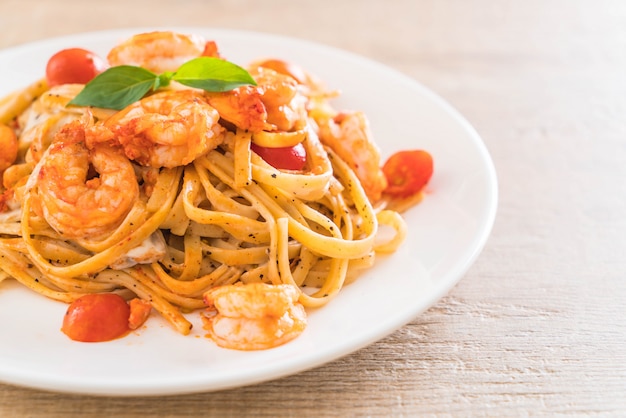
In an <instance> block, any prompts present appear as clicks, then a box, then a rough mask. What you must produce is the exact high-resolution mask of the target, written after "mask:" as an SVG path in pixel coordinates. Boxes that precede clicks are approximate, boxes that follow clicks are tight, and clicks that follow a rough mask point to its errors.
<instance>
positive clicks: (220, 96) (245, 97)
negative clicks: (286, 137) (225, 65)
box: [205, 67, 306, 132]
mask: <svg viewBox="0 0 626 418" xmlns="http://www.w3.org/2000/svg"><path fill="white" fill-rule="evenodd" d="M250 75H251V76H252V77H253V78H254V80H255V81H256V82H257V85H256V86H242V87H238V88H236V89H234V90H230V91H227V92H222V93H209V92H207V93H205V94H206V97H207V100H208V102H209V104H211V106H213V107H215V108H216V109H217V111H218V112H219V113H220V116H221V117H222V118H224V119H225V120H227V121H228V122H230V123H232V124H234V125H235V126H237V127H238V128H240V129H244V130H249V131H251V132H260V131H263V130H265V131H285V132H289V131H292V130H296V129H300V128H302V126H303V125H304V124H305V122H306V109H305V104H306V98H305V97H304V96H303V95H302V94H300V93H299V90H298V82H297V81H296V80H295V79H294V78H292V77H290V76H288V75H285V74H280V73H278V72H276V71H274V70H272V69H269V68H263V67H256V68H254V69H252V70H250Z"/></svg>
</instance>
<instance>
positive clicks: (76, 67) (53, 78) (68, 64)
mask: <svg viewBox="0 0 626 418" xmlns="http://www.w3.org/2000/svg"><path fill="white" fill-rule="evenodd" d="M107 68H108V64H107V63H106V62H105V61H104V60H103V59H102V58H100V57H99V56H98V55H96V54H94V53H93V52H91V51H88V50H86V49H82V48H69V49H63V50H61V51H59V52H57V53H56V54H54V55H53V56H52V57H50V59H49V60H48V65H47V66H46V80H47V81H48V85H49V86H50V87H52V86H56V85H59V84H68V83H80V84H86V83H88V82H90V81H91V80H92V79H93V78H94V77H95V76H97V75H98V74H100V73H101V72H103V71H104V70H106V69H107Z"/></svg>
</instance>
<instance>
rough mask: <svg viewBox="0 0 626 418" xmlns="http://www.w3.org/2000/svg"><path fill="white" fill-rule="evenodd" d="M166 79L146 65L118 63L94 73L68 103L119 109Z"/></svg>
mask: <svg viewBox="0 0 626 418" xmlns="http://www.w3.org/2000/svg"><path fill="white" fill-rule="evenodd" d="M168 82H169V80H161V78H160V77H159V76H158V75H156V74H154V73H153V72H152V71H148V70H146V69H145V68H141V67H135V66H132V65H120V66H117V67H111V68H109V69H107V70H106V71H104V72H103V73H101V74H99V75H97V76H96V77H95V78H94V79H93V80H91V81H90V82H89V83H87V85H85V87H84V88H83V89H82V90H81V92H80V93H79V94H78V95H77V96H76V97H74V98H73V99H72V100H71V101H70V102H69V104H70V105H76V106H95V107H103V108H107V109H115V110H122V109H123V108H125V107H126V106H128V105H129V104H131V103H134V102H136V101H137V100H139V99H141V98H142V97H143V96H144V95H145V94H146V93H148V92H149V91H150V90H156V89H158V88H159V87H160V86H161V85H163V84H167V83H168Z"/></svg>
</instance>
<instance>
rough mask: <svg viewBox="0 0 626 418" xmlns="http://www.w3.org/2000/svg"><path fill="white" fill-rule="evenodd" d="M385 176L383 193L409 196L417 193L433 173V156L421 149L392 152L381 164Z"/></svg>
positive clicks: (402, 196)
mask: <svg viewBox="0 0 626 418" xmlns="http://www.w3.org/2000/svg"><path fill="white" fill-rule="evenodd" d="M383 173H385V177H387V182H388V185H387V188H386V189H385V193H387V194H389V195H391V196H394V197H400V198H404V197H409V196H412V195H414V194H416V193H418V192H419V191H420V190H422V188H423V187H424V186H425V185H426V183H428V181H429V180H430V178H431V176H432V175H433V158H432V156H431V155H430V154H429V153H428V152H427V151H423V150H406V151H399V152H397V153H395V154H393V155H392V156H391V157H389V159H388V160H387V161H386V162H385V164H384V165H383Z"/></svg>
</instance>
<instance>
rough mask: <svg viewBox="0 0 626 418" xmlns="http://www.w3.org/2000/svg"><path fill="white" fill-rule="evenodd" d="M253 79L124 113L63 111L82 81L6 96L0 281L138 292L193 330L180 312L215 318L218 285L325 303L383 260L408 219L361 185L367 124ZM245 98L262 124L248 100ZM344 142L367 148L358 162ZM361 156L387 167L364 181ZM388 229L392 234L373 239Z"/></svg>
mask: <svg viewBox="0 0 626 418" xmlns="http://www.w3.org/2000/svg"><path fill="white" fill-rule="evenodd" d="M268 62H270V61H268ZM271 62H272V64H273V66H274V67H275V64H276V62H277V61H276V60H272V61H271ZM250 73H251V74H252V75H253V76H254V77H255V79H257V81H258V82H259V84H258V85H257V86H256V87H250V86H247V87H245V88H240V89H235V90H233V91H232V92H226V93H206V92H199V91H198V90H196V89H191V88H186V87H183V86H180V85H172V86H170V87H168V88H165V89H161V90H159V91H157V92H155V93H154V94H151V95H149V96H147V97H146V98H144V99H142V100H141V101H139V102H136V103H134V104H132V105H130V106H129V107H128V108H126V109H124V110H122V111H119V112H117V111H111V110H107V109H99V108H89V107H80V106H67V104H68V102H69V101H70V100H71V99H72V98H73V97H75V96H76V94H77V93H78V92H79V91H80V90H81V86H80V85H71V84H66V85H61V86H56V87H52V88H49V87H47V86H46V83H45V81H40V82H37V83H34V84H33V85H32V86H29V87H27V88H26V89H24V90H23V91H22V92H18V93H14V94H12V95H11V96H9V97H8V98H6V99H4V100H3V101H2V102H1V103H0V120H2V121H3V122H4V123H6V124H8V125H10V126H11V127H12V129H13V131H14V132H15V134H16V137H17V140H18V145H19V147H18V148H19V152H18V157H17V159H16V160H15V161H14V162H12V163H11V164H10V166H9V167H8V168H6V170H4V172H3V186H2V191H3V195H2V196H3V197H2V204H1V205H0V208H3V209H2V213H0V278H8V277H11V278H13V279H15V280H17V281H18V282H19V283H21V284H22V285H24V286H25V287H27V288H29V289H31V290H33V291H35V292H37V293H39V294H41V295H43V296H45V297H48V298H51V299H55V300H59V301H62V302H66V303H71V302H73V301H75V300H76V299H78V298H79V297H81V296H83V295H85V294H91V293H110V292H113V293H118V294H120V295H121V296H123V297H124V298H126V299H132V298H140V299H142V300H144V301H147V302H149V304H150V305H151V306H152V308H154V310H156V311H157V312H158V313H159V314H160V315H161V316H162V317H163V318H165V319H166V320H167V321H168V322H169V323H171V324H172V326H173V327H174V328H175V329H176V330H177V331H178V332H180V333H181V334H188V333H189V332H190V330H191V322H190V321H189V320H188V319H187V318H186V316H185V315H186V314H187V313H189V312H192V311H196V310H200V309H203V308H206V306H207V299H206V298H205V297H204V296H205V295H207V292H209V290H210V289H214V288H216V287H219V286H225V285H233V284H243V285H246V284H253V283H265V284H269V285H272V286H277V285H289V286H290V287H293V288H295V289H297V295H296V296H295V300H297V302H298V303H300V304H302V305H303V306H304V307H305V308H317V307H321V306H323V305H324V304H326V303H328V302H329V301H330V300H332V299H333V298H334V297H335V296H336V295H337V294H338V293H339V292H340V291H341V289H342V288H343V287H344V286H345V285H346V284H347V283H349V282H350V281H351V280H354V279H355V278H356V277H357V276H358V275H359V272H361V271H362V270H363V269H366V268H369V267H371V266H372V265H373V263H374V260H375V255H376V253H377V252H378V253H380V252H393V251H395V250H396V248H397V247H398V246H399V245H400V243H401V242H402V240H403V238H404V236H405V234H406V226H405V223H404V221H403V220H402V217H401V216H400V214H399V213H398V212H395V211H392V210H388V209H381V207H382V206H384V205H382V204H378V205H377V207H374V205H373V203H372V202H374V203H375V204H376V203H380V193H381V190H377V191H376V190H371V188H370V189H366V188H364V184H370V183H371V182H370V183H368V182H369V180H370V178H367V179H364V178H363V175H365V176H370V177H371V176H380V168H379V166H380V163H379V158H380V157H379V155H378V151H377V148H376V147H375V145H374V144H373V142H371V139H370V138H369V135H370V134H369V132H368V131H367V126H364V125H355V126H357V128H358V129H357V128H354V126H353V127H351V128H350V129H347V130H342V129H341V128H342V127H341V126H340V125H341V123H342V121H344V120H346V118H348V119H349V118H350V115H349V114H340V113H339V112H336V111H335V110H334V109H333V108H332V107H331V106H330V104H329V100H330V98H332V97H333V94H332V93H328V92H326V91H325V90H323V89H322V88H321V87H320V84H319V83H316V82H313V81H312V78H308V80H299V81H296V79H295V76H293V77H290V76H289V75H288V74H287V75H285V74H281V73H279V72H278V71H275V70H274V69H270V68H264V67H263V66H262V63H261V64H259V63H257V64H254V65H253V66H252V67H251V68H250ZM285 73H286V71H285ZM307 77H310V76H307ZM300 78H302V76H300ZM246 92H249V94H250V96H249V97H247V98H246V100H256V101H255V102H254V103H255V105H258V106H262V109H261V110H262V112H260V113H261V116H258V115H256V114H254V115H250V114H249V112H250V110H249V107H243V106H241V103H242V102H243V100H241V97H242V96H243V95H245V94H247V93H246ZM259 92H261V94H260V95H259ZM33 97H36V100H34V101H33V100H31V99H32V98H33ZM235 99H237V100H239V102H237V101H236V100H235ZM148 103H150V106H152V107H150V108H148V107H147V106H148ZM258 106H257V108H255V109H258ZM246 112H248V113H246ZM338 115H341V117H340V118H339V117H338ZM242 117H243V118H244V119H245V118H248V119H247V121H248V122H250V118H256V119H254V121H253V122H255V123H247V125H246V124H245V123H240V120H241V118H242ZM238 118H239V119H238ZM363 118H364V116H363V115H362V114H359V121H360V123H362V122H363V120H364V119H363ZM258 121H261V122H263V123H256V122H258ZM258 126H261V127H262V129H259V128H258ZM355 129H356V131H355ZM179 131H180V132H179ZM330 131H332V132H334V134H333V135H334V136H332V137H330V136H329V135H326V136H324V135H325V132H330ZM355 132H356V133H355ZM179 134H180V135H181V137H182V138H184V140H180V141H179V139H178V137H177V136H176V135H179ZM354 135H356V136H357V138H356V139H355V138H354ZM166 137H167V138H166ZM197 138H202V141H204V142H201V143H200V142H198V141H199V139H198V141H196V139H197ZM339 140H341V141H343V144H344V145H342V146H344V147H345V146H348V147H352V148H353V149H354V148H356V149H361V150H362V151H360V154H359V152H357V153H355V155H354V156H352V157H350V158H353V159H354V161H351V160H350V159H346V158H345V154H343V153H342V151H341V149H338V148H340V147H338V146H337V145H336V144H337V141H339ZM181 141H182V142H181ZM253 144H257V145H259V146H262V147H268V145H269V146H270V148H272V147H271V145H272V144H278V146H277V147H276V148H283V149H284V148H290V147H294V146H300V147H302V148H303V149H304V150H305V153H306V154H305V155H306V158H305V161H304V165H303V166H302V168H301V169H298V170H292V169H283V168H280V167H279V168H277V167H275V166H273V165H272V164H270V163H268V162H267V161H266V160H265V159H263V158H262V157H260V156H259V155H258V154H257V153H256V152H254V151H253V147H254V146H255V145H253ZM359 147H360V148H359ZM270 151H271V150H270ZM341 155H344V156H343V157H342V156H341ZM359 159H368V160H369V161H374V163H375V164H376V165H377V170H376V171H375V172H374V173H367V172H366V173H365V174H359V173H358V170H356V169H355V165H357V166H358V165H359V164H360V163H361V162H364V161H359ZM378 188H379V189H380V187H378ZM370 193H373V196H372V194H370ZM381 225H385V226H388V227H390V228H391V229H392V230H393V231H394V237H393V238H392V239H391V240H388V241H387V242H379V240H378V239H377V235H378V232H379V228H380V227H381ZM289 309H292V308H291V307H290V308H289ZM301 325H302V324H301V323H300V325H299V326H301ZM299 332H300V331H298V333H299ZM281 343H282V342H281ZM236 345H237V344H235V346H236ZM269 346H271V343H270V344H269ZM255 347H256V346H255ZM264 347H265V346H263V344H261V348H264ZM235 348H237V347H235ZM244 348H245V344H244Z"/></svg>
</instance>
